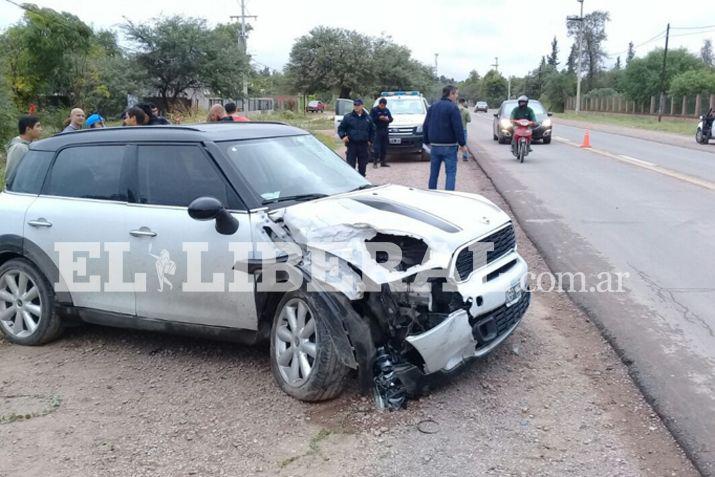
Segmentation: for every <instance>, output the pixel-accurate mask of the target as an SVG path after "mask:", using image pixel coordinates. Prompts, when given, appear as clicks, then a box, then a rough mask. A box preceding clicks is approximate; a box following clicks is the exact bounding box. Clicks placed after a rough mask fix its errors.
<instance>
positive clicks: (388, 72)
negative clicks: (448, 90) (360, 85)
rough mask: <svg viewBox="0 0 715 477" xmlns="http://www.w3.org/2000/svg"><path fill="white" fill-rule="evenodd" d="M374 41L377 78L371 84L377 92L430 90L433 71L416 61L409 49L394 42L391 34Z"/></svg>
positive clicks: (373, 71)
mask: <svg viewBox="0 0 715 477" xmlns="http://www.w3.org/2000/svg"><path fill="white" fill-rule="evenodd" d="M371 42H372V51H373V54H372V67H371V72H372V78H373V81H372V82H371V83H368V85H367V86H368V87H369V89H370V90H371V91H372V92H374V93H373V94H377V93H378V92H380V91H396V90H419V91H426V90H427V89H428V88H429V87H430V86H431V85H432V82H433V78H432V70H431V69H430V68H429V67H427V66H426V65H424V64H422V63H420V62H418V61H416V60H414V59H413V58H412V53H411V52H410V50H409V49H408V48H406V47H404V46H401V45H397V44H395V43H393V42H392V40H391V39H390V38H389V37H388V38H375V39H371ZM365 92H366V93H367V92H369V91H365Z"/></svg>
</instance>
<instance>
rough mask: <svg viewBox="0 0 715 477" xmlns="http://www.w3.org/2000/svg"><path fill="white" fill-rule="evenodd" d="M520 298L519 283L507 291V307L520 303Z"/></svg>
mask: <svg viewBox="0 0 715 477" xmlns="http://www.w3.org/2000/svg"><path fill="white" fill-rule="evenodd" d="M520 298H521V284H520V283H517V284H516V285H512V286H511V288H509V289H508V290H507V291H506V306H511V305H513V304H514V303H516V302H518V301H519V299H520Z"/></svg>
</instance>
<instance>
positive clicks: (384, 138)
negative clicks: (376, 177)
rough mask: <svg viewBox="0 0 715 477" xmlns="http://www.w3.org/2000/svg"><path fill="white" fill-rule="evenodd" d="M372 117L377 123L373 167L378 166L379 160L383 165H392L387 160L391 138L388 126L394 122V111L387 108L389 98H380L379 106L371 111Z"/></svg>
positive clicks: (373, 146)
mask: <svg viewBox="0 0 715 477" xmlns="http://www.w3.org/2000/svg"><path fill="white" fill-rule="evenodd" d="M370 119H372V122H373V123H374V124H375V142H374V144H373V145H372V153H373V158H374V161H375V162H373V167H374V168H377V161H378V160H379V161H380V164H381V165H382V167H390V165H389V164H387V162H386V159H385V158H386V156H387V142H388V138H389V135H390V134H389V131H388V127H389V125H390V123H391V122H392V113H390V110H389V109H387V100H386V99H385V98H380V101H378V103H377V106H375V107H374V108H372V111H370Z"/></svg>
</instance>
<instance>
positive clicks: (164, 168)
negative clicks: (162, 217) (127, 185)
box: [137, 145, 239, 209]
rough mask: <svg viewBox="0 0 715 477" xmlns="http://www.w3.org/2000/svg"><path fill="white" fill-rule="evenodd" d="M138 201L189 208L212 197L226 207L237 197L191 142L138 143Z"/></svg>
mask: <svg viewBox="0 0 715 477" xmlns="http://www.w3.org/2000/svg"><path fill="white" fill-rule="evenodd" d="M137 167H138V177H139V203H141V204H150V205H166V206H178V207H188V205H189V204H190V203H191V202H192V201H193V200H194V199H197V198H199V197H214V198H216V199H218V200H219V201H221V203H222V204H223V205H224V207H226V208H228V209H237V208H239V207H238V206H237V204H238V203H239V200H238V197H237V196H236V194H235V192H233V190H231V187H230V186H229V185H228V183H227V182H226V180H225V179H224V177H223V176H222V175H221V173H220V172H219V171H218V169H217V168H216V166H215V165H214V164H213V162H212V161H211V158H209V157H208V155H207V154H206V153H205V152H204V151H203V150H202V148H200V147H199V146H193V145H156V146H139V153H138V166H137Z"/></svg>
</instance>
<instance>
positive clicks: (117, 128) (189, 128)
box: [54, 124, 201, 136]
mask: <svg viewBox="0 0 715 477" xmlns="http://www.w3.org/2000/svg"><path fill="white" fill-rule="evenodd" d="M136 128H141V129H145V128H151V129H178V130H182V131H196V132H201V129H197V128H195V127H192V126H179V125H175V124H172V125H168V124H164V125H161V126H159V125H152V126H107V127H104V128H88V129H80V130H78V131H66V132H65V131H60V132H58V133H56V134H54V136H64V135H66V134H77V133H80V134H86V133H89V132H93V131H105V132H106V131H126V130H128V129H136Z"/></svg>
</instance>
